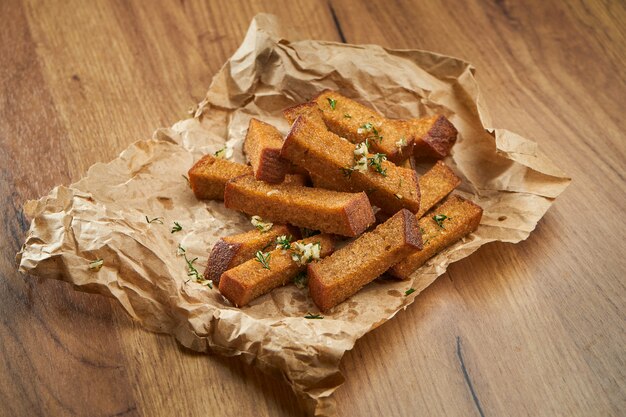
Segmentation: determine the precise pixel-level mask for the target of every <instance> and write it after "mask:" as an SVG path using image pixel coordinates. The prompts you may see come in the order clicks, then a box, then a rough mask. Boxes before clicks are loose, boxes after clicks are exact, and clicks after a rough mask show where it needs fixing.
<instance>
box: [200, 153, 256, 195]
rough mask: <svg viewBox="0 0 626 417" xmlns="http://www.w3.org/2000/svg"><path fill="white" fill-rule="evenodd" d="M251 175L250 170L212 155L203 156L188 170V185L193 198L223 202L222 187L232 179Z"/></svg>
mask: <svg viewBox="0 0 626 417" xmlns="http://www.w3.org/2000/svg"><path fill="white" fill-rule="evenodd" d="M250 173H252V168H250V167H249V166H247V165H243V164H238V163H236V162H232V161H229V160H226V159H222V158H216V157H215V156H213V155H205V156H203V157H202V159H200V160H199V161H198V162H196V163H195V164H194V165H193V166H192V167H191V169H190V170H189V172H188V174H189V183H190V185H191V189H192V190H193V193H194V194H195V196H196V197H197V198H199V199H206V200H223V199H224V186H225V185H226V182H227V181H228V180H230V179H232V178H235V177H238V176H240V175H244V174H250Z"/></svg>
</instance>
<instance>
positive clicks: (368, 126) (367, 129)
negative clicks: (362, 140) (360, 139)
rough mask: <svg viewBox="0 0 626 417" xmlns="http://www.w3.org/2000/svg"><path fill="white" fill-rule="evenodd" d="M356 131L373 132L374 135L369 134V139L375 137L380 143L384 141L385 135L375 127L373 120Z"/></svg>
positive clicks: (359, 132)
mask: <svg viewBox="0 0 626 417" xmlns="http://www.w3.org/2000/svg"><path fill="white" fill-rule="evenodd" d="M356 132H357V133H358V134H361V133H363V132H372V133H373V134H374V135H373V136H368V137H367V139H370V138H371V139H375V140H378V142H379V143H380V142H382V141H383V137H382V136H381V135H380V134H379V133H378V130H377V129H376V128H375V127H374V125H373V124H372V123H371V122H367V123H365V124H364V125H363V126H361V127H360V128H358V129H357V131H356Z"/></svg>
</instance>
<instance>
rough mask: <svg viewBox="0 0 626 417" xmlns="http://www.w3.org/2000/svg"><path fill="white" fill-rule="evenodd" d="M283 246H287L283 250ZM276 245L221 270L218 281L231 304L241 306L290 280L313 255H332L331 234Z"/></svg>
mask: <svg viewBox="0 0 626 417" xmlns="http://www.w3.org/2000/svg"><path fill="white" fill-rule="evenodd" d="M298 244H301V246H299V245H298ZM285 246H289V249H284V247H285ZM316 246H317V248H316ZM275 247H276V245H274V246H273V247H272V249H271V250H268V251H267V252H261V253H259V254H258V255H257V256H256V257H255V258H253V259H250V260H248V261H246V262H244V263H242V264H241V265H239V266H236V267H234V268H232V269H229V270H228V271H226V272H224V273H223V274H222V276H221V278H220V283H219V290H220V292H221V293H222V295H223V296H224V297H226V298H228V300H229V301H230V302H231V303H233V304H234V305H236V306H239V307H241V306H244V305H246V304H248V303H249V302H250V301H252V300H253V299H255V298H257V297H259V296H261V295H263V294H266V293H268V292H269V291H271V290H272V289H274V288H276V287H280V286H281V285H285V284H286V283H288V282H290V281H291V280H293V278H294V277H295V276H296V275H298V273H300V272H303V271H305V270H306V267H307V262H311V261H313V262H315V261H314V260H313V258H319V259H321V258H323V257H325V256H327V255H329V254H331V253H332V251H333V249H334V242H333V238H332V237H331V236H329V235H326V234H321V235H316V236H312V237H309V238H306V239H302V240H300V241H298V242H287V243H285V244H284V246H283V247H281V248H278V249H274V248H275ZM298 248H300V250H299V249H298ZM302 249H306V250H302ZM306 251H309V256H308V257H307V258H304V257H303V252H306ZM313 254H314V256H313ZM309 265H311V264H309Z"/></svg>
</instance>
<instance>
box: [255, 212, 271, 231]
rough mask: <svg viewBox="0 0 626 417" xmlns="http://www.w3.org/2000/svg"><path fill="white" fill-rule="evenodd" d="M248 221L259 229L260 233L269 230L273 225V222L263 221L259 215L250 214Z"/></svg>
mask: <svg viewBox="0 0 626 417" xmlns="http://www.w3.org/2000/svg"><path fill="white" fill-rule="evenodd" d="M250 222H251V223H252V226H254V227H256V228H257V229H259V231H260V232H261V233H265V232H268V231H270V230H271V229H272V227H273V226H274V223H270V222H265V221H263V219H262V218H260V217H259V216H252V219H251V220H250Z"/></svg>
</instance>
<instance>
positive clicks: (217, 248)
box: [204, 224, 300, 285]
mask: <svg viewBox="0 0 626 417" xmlns="http://www.w3.org/2000/svg"><path fill="white" fill-rule="evenodd" d="M279 236H289V237H292V238H293V239H294V240H296V239H299V238H300V231H299V230H298V228H296V227H291V226H285V225H280V224H275V225H273V226H272V228H271V229H270V230H268V231H261V230H257V229H255V230H250V231H249V232H245V233H239V234H236V235H232V236H225V237H223V238H221V239H220V240H218V241H217V242H216V243H215V245H214V246H213V249H211V253H209V260H208V262H207V267H206V270H205V271H204V279H207V280H211V281H213V284H215V285H219V280H220V276H221V275H222V274H223V273H224V271H226V270H228V269H231V268H233V267H235V266H237V265H240V264H242V263H244V262H245V261H247V260H249V259H252V258H253V257H254V254H255V253H256V251H259V250H265V249H266V248H267V247H269V246H271V247H272V248H273V246H272V244H273V243H274V241H276V238H278V237H279Z"/></svg>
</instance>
